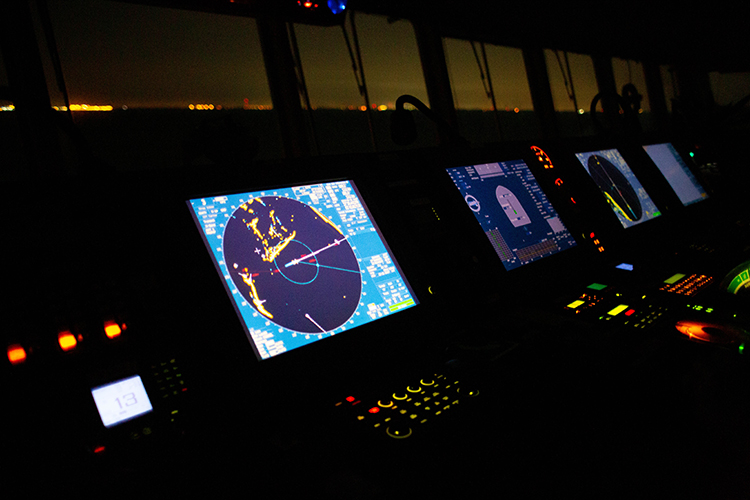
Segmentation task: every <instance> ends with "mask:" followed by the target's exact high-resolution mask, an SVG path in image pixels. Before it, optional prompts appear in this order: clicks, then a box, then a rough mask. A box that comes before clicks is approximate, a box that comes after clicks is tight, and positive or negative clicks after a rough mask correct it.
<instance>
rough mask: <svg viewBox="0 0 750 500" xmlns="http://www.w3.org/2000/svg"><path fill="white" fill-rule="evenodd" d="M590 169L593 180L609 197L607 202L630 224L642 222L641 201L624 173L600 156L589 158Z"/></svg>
mask: <svg viewBox="0 0 750 500" xmlns="http://www.w3.org/2000/svg"><path fill="white" fill-rule="evenodd" d="M588 167H589V173H590V174H591V178H592V179H594V182H596V185H597V186H599V189H601V190H602V193H604V196H606V197H607V201H608V202H609V203H610V204H612V205H613V206H614V207H615V208H616V209H617V211H619V212H620V213H621V214H622V215H623V216H624V217H625V218H626V219H628V220H629V221H630V222H635V221H637V220H640V218H641V217H642V216H643V209H642V208H641V201H640V200H639V199H638V194H636V192H635V189H633V186H632V185H631V184H630V182H628V180H627V179H626V178H625V176H624V175H623V174H622V172H620V170H619V169H618V168H617V167H615V166H614V165H612V163H610V161H609V160H607V159H606V158H603V157H601V156H599V155H591V156H589V159H588Z"/></svg>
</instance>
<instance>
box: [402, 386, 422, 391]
mask: <svg viewBox="0 0 750 500" xmlns="http://www.w3.org/2000/svg"><path fill="white" fill-rule="evenodd" d="M406 390H407V391H409V392H419V391H421V390H422V388H421V387H419V386H417V387H414V386H411V385H410V386H409V387H407V388H406Z"/></svg>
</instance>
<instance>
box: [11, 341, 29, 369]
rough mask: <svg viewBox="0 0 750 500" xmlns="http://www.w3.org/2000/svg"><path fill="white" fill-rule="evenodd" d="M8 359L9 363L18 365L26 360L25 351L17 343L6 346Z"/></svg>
mask: <svg viewBox="0 0 750 500" xmlns="http://www.w3.org/2000/svg"><path fill="white" fill-rule="evenodd" d="M8 361H10V364H11V365H19V364H21V363H23V362H24V361H26V351H25V350H24V348H23V347H21V346H20V345H18V344H13V345H11V346H8Z"/></svg>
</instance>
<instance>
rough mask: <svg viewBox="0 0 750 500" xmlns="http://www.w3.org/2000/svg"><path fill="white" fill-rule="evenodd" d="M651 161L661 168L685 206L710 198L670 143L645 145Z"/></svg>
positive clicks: (644, 147)
mask: <svg viewBox="0 0 750 500" xmlns="http://www.w3.org/2000/svg"><path fill="white" fill-rule="evenodd" d="M643 149H645V150H646V153H648V155H649V156H650V157H651V161H653V162H654V164H655V165H656V166H657V167H658V168H659V171H660V172H661V173H662V175H663V176H664V178H665V179H667V182H669V185H670V186H672V189H673V190H674V192H675V194H677V197H678V198H679V199H680V201H681V202H682V204H683V205H684V206H688V205H692V204H693V203H697V202H699V201H703V200H705V199H706V198H708V193H707V192H706V190H705V189H704V188H703V186H701V184H700V182H698V179H696V178H695V176H694V175H693V173H692V172H691V171H690V169H689V168H688V166H687V165H686V164H685V161H684V160H683V159H682V157H681V156H680V154H679V153H678V152H677V150H676V149H675V148H674V146H672V144H670V143H668V142H667V143H663V144H651V145H648V146H643Z"/></svg>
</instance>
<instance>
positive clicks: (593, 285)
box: [586, 283, 607, 290]
mask: <svg viewBox="0 0 750 500" xmlns="http://www.w3.org/2000/svg"><path fill="white" fill-rule="evenodd" d="M586 288H591V289H592V290H604V289H605V288H607V285H602V284H601V283H591V284H590V285H589V286H587V287H586Z"/></svg>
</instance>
